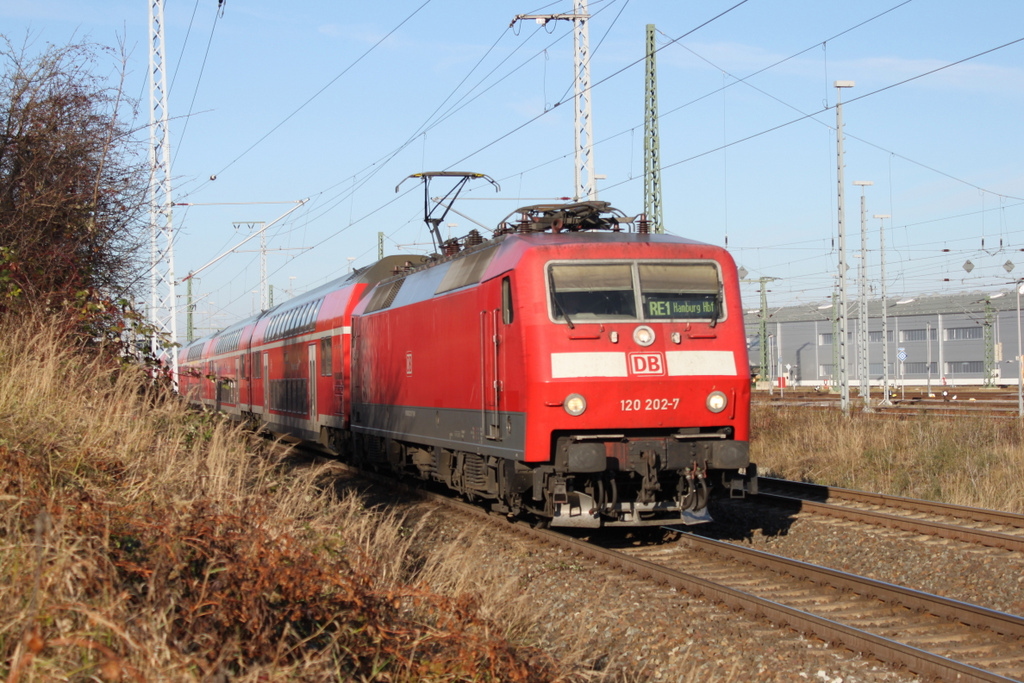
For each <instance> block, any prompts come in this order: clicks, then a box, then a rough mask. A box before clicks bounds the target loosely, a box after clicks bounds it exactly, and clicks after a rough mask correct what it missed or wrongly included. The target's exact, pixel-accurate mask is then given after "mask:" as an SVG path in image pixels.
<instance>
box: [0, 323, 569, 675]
mask: <svg viewBox="0 0 1024 683" xmlns="http://www.w3.org/2000/svg"><path fill="white" fill-rule="evenodd" d="M68 344H69V339H68V338H66V337H62V336H60V335H59V334H55V333H53V332H52V331H50V330H49V329H47V327H46V326H45V325H42V324H36V325H31V324H22V325H19V326H17V327H13V326H10V325H8V326H6V327H4V328H3V329H0V675H3V676H4V677H5V678H6V680H7V681H9V682H12V683H13V682H14V681H44V680H56V679H61V680H109V681H113V680H226V679H228V678H230V680H232V681H258V680H260V681H261V680H321V679H324V680H355V681H394V682H401V681H431V680H433V681H538V682H539V681H551V680H558V679H560V678H561V677H564V676H565V675H567V672H569V671H571V669H572V667H573V666H574V664H575V662H574V661H572V659H571V658H570V659H568V660H561V661H560V662H559V664H558V665H556V664H555V663H554V662H553V661H552V659H551V658H550V657H548V656H547V655H545V654H544V653H543V652H541V651H540V650H538V649H536V648H533V647H529V646H527V645H524V644H523V643H524V642H525V641H526V638H527V637H528V634H529V633H530V629H531V622H530V620H529V619H528V618H526V616H525V612H524V611H519V612H517V611H516V610H515V609H514V607H513V608H512V609H511V611H509V610H508V609H505V608H502V607H500V602H501V600H502V599H504V598H505V597H510V596H511V595H512V593H513V591H512V590H511V588H508V587H506V588H505V589H503V590H502V591H499V592H497V593H495V595H496V596H498V600H491V599H490V597H488V598H487V600H482V599H481V595H482V594H486V595H488V596H490V594H491V593H490V591H489V590H488V591H485V592H482V591H480V590H479V588H480V585H481V583H480V580H481V577H479V576H475V577H474V576H470V573H471V572H470V568H471V567H472V564H473V563H472V562H469V561H466V559H465V558H464V559H463V561H462V562H461V567H459V568H458V569H459V570H460V572H461V573H459V572H456V571H455V569H456V566H455V565H456V564H458V561H457V560H454V559H453V558H454V557H455V556H454V555H448V554H445V553H443V552H440V551H438V553H437V554H433V555H431V554H425V553H423V552H421V551H414V549H413V548H412V543H413V539H414V538H415V537H416V536H417V534H418V530H417V529H416V528H409V527H408V526H407V523H406V521H405V520H403V519H402V518H401V517H400V516H399V515H397V514H394V513H386V512H380V511H371V510H367V509H366V508H365V507H364V503H363V501H362V500H361V499H360V498H359V497H357V496H354V495H349V496H344V497H340V498H339V497H338V496H336V495H334V494H333V493H332V489H330V488H326V487H320V486H318V482H319V481H320V480H321V479H322V477H323V473H322V472H318V471H316V470H304V471H301V472H287V471H286V470H285V468H283V467H281V466H280V463H279V462H276V461H275V460H274V459H273V458H271V457H270V456H269V455H267V453H266V449H263V448H262V447H261V444H259V443H257V442H255V441H253V440H252V439H251V438H250V437H248V436H246V435H245V434H244V433H242V432H240V431H239V430H238V429H237V428H236V427H234V426H232V425H231V424H229V423H227V422H225V421H224V420H222V419H220V418H219V417H217V416H215V415H209V414H206V415H197V414H193V413H189V412H187V411H186V410H184V409H183V407H182V406H181V405H180V404H179V402H178V401H177V400H176V399H175V398H174V397H173V396H169V395H168V394H167V393H166V392H165V391H162V390H160V389H158V388H156V387H154V386H153V385H151V384H150V383H149V382H148V381H147V380H146V378H145V376H144V375H142V374H141V373H140V372H139V371H137V370H136V369H133V368H129V367H123V366H121V365H120V364H119V363H118V362H117V361H116V360H113V359H111V358H109V357H105V356H103V355H102V354H97V353H95V352H93V351H89V350H83V349H78V350H73V349H69V348H68ZM453 563H454V564H453ZM508 602H509V604H511V603H512V602H513V601H511V600H509V601H508Z"/></svg>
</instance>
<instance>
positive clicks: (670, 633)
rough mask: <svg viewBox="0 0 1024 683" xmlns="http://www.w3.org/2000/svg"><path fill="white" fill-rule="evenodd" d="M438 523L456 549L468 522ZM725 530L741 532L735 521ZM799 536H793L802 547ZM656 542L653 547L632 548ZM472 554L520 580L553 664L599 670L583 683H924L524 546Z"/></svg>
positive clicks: (477, 549)
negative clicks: (563, 658)
mask: <svg viewBox="0 0 1024 683" xmlns="http://www.w3.org/2000/svg"><path fill="white" fill-rule="evenodd" d="M436 519H437V527H436V528H435V531H436V533H438V534H439V535H440V537H441V538H442V539H444V540H447V541H453V540H454V539H456V538H457V537H458V536H459V534H460V533H461V532H462V531H463V529H462V527H461V526H460V524H464V522H454V521H452V520H446V519H445V518H444V517H443V515H437V516H436ZM727 524H728V526H730V527H735V525H736V521H735V520H731V521H729V522H727ZM791 531H793V530H792V529H791ZM797 536H799V534H796V533H793V534H792V538H793V540H794V541H796V542H798V541H797V540H796V539H797ZM751 540H753V537H751ZM811 540H813V539H811ZM651 542H656V541H655V540H653V539H652V538H650V537H647V538H640V537H638V538H637V540H636V541H635V543H651ZM754 543H755V544H758V543H760V544H762V545H763V543H762V542H761V541H760V540H757V541H754ZM772 550H773V551H774V550H775V548H774V547H773V548H772ZM809 551H810V550H809ZM472 553H473V555H474V556H475V557H477V558H479V567H480V573H481V576H492V577H502V576H503V577H515V580H516V581H517V585H518V586H519V587H520V590H521V591H522V594H523V595H525V596H526V597H527V600H528V607H527V609H529V610H530V612H531V613H533V614H539V615H543V616H544V618H543V619H542V620H541V622H542V624H543V626H542V630H543V632H542V633H541V634H539V639H540V640H539V642H538V643H537V644H538V645H540V646H542V647H544V648H545V649H548V650H549V651H552V652H555V653H556V654H557V653H560V652H566V651H572V650H574V651H575V652H576V653H579V652H581V651H582V652H585V653H586V656H585V658H584V661H588V662H591V663H592V667H593V668H592V670H591V671H590V672H585V673H584V674H583V678H582V679H581V680H588V679H591V678H593V679H594V680H600V679H602V678H604V679H605V680H609V679H610V680H615V681H629V682H631V683H632V682H637V683H638V682H640V681H685V682H690V681H693V682H697V681H700V682H701V683H704V682H712V681H733V682H740V681H743V682H746V681H780V682H781V681H819V682H825V683H876V682H880V681H886V682H903V681H918V680H921V679H919V678H917V677H916V676H914V675H912V674H909V673H908V672H905V671H903V672H901V671H899V670H897V669H895V668H894V667H892V666H890V665H888V664H884V663H881V662H879V661H877V660H874V659H872V658H870V657H866V656H863V655H861V654H858V653H854V652H850V651H849V650H846V649H843V648H836V647H832V646H830V645H828V644H826V643H823V642H822V641H819V640H816V639H811V638H807V637H805V636H803V635H801V634H799V633H796V632H794V631H792V630H790V629H788V628H780V627H776V626H773V625H772V624H770V623H768V622H765V621H759V620H757V619H755V618H753V617H751V616H749V615H746V614H744V613H741V612H736V611H733V610H731V609H729V608H727V607H725V606H722V605H717V604H714V603H711V602H708V601H706V600H704V599H701V598H696V597H694V596H692V595H688V594H685V593H680V592H678V591H676V590H675V589H672V588H667V587H664V586H660V585H657V584H655V583H653V582H651V581H646V580H640V579H636V578H632V577H628V576H624V575H623V574H621V573H620V572H618V571H616V570H610V569H607V568H605V567H603V566H601V565H599V564H597V563H595V562H592V561H590V560H586V559H582V558H579V557H576V556H573V555H571V554H568V553H566V552H565V551H562V550H559V549H556V548H551V547H547V546H543V545H538V544H536V543H535V542H533V541H530V540H528V539H526V538H523V537H518V536H514V535H506V534H502V533H494V534H485V535H483V536H482V537H480V538H476V539H474V540H473V545H472ZM481 589H483V588H482V585H481ZM602 674H603V676H602ZM605 677H606V678H605Z"/></svg>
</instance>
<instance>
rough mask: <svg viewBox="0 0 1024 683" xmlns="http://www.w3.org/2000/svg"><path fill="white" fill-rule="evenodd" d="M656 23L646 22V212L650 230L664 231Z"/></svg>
mask: <svg viewBox="0 0 1024 683" xmlns="http://www.w3.org/2000/svg"><path fill="white" fill-rule="evenodd" d="M656 49H657V48H656V46H655V43H654V24H647V87H646V89H645V97H644V213H645V214H646V215H647V225H648V226H649V228H650V231H651V232H665V225H664V223H663V222H662V218H661V143H660V141H659V140H658V66H657V61H656V58H655V51H656Z"/></svg>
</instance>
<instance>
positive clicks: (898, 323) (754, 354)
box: [744, 288, 1021, 390]
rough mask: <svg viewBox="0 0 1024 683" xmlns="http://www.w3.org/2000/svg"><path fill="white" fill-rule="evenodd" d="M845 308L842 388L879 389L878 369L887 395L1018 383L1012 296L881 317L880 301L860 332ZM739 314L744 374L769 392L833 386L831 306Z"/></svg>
mask: <svg viewBox="0 0 1024 683" xmlns="http://www.w3.org/2000/svg"><path fill="white" fill-rule="evenodd" d="M847 308H848V311H847V321H848V322H847V343H846V348H845V354H846V361H847V363H846V365H847V377H848V379H849V384H850V386H859V385H860V384H861V382H862V381H863V379H862V378H863V377H864V376H865V375H866V376H867V378H868V381H869V382H870V385H871V386H881V385H882V384H883V381H884V379H885V375H886V373H885V370H886V366H887V367H888V379H889V384H890V387H893V390H895V389H896V388H897V387H900V386H930V387H939V386H942V385H947V386H964V385H974V386H1006V385H1014V386H1016V385H1017V383H1018V378H1019V377H1020V375H1021V373H1020V365H1019V363H1018V361H1017V359H1018V357H1019V356H1020V345H1021V339H1020V325H1019V321H1020V295H1019V294H1018V292H1017V290H1016V289H1013V288H1011V289H1008V290H1005V291H997V292H969V293H963V294H950V295H943V296H917V297H906V298H901V299H895V298H890V299H888V300H886V301H885V306H884V310H885V312H884V315H883V301H882V300H881V299H874V300H871V301H868V303H867V306H866V311H867V316H866V319H867V325H866V326H865V325H864V324H863V323H862V322H861V314H860V313H861V312H860V310H859V305H858V301H856V300H854V301H851V302H850V303H849V304H848V306H847ZM744 313H745V316H744V321H745V324H746V330H747V346H748V349H749V352H750V366H751V374H752V375H756V376H758V378H759V379H761V380H762V381H771V382H772V384H773V385H774V386H780V385H784V386H805V387H830V386H835V385H836V383H837V382H838V380H839V374H838V372H837V368H839V367H840V365H839V364H840V360H839V358H840V355H841V353H842V352H843V349H841V348H840V346H841V345H840V344H838V343H836V342H837V341H838V339H839V335H838V332H837V330H838V320H837V316H838V306H837V305H834V304H833V302H831V301H826V302H820V303H817V304H801V305H796V306H786V307H783V308H771V307H770V306H764V307H763V309H750V308H749V307H748V308H747V310H746V311H745V312H744ZM883 327H884V328H885V333H884V334H883ZM865 328H866V332H867V334H866V335H865V334H863V332H864V329H865ZM865 364H866V365H865ZM763 366H766V367H764V368H763V369H762V367H763Z"/></svg>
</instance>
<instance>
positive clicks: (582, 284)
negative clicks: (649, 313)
mask: <svg viewBox="0 0 1024 683" xmlns="http://www.w3.org/2000/svg"><path fill="white" fill-rule="evenodd" d="M550 280H551V283H550V284H551V303H552V308H553V309H554V310H555V313H556V315H558V316H559V317H565V316H568V317H569V318H570V319H572V320H587V319H594V318H600V319H602V320H607V319H612V320H636V296H635V295H634V293H633V268H632V264H629V263H616V264H607V263H598V264H585V265H580V264H575V263H574V264H559V265H553V266H551V277H550Z"/></svg>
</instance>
